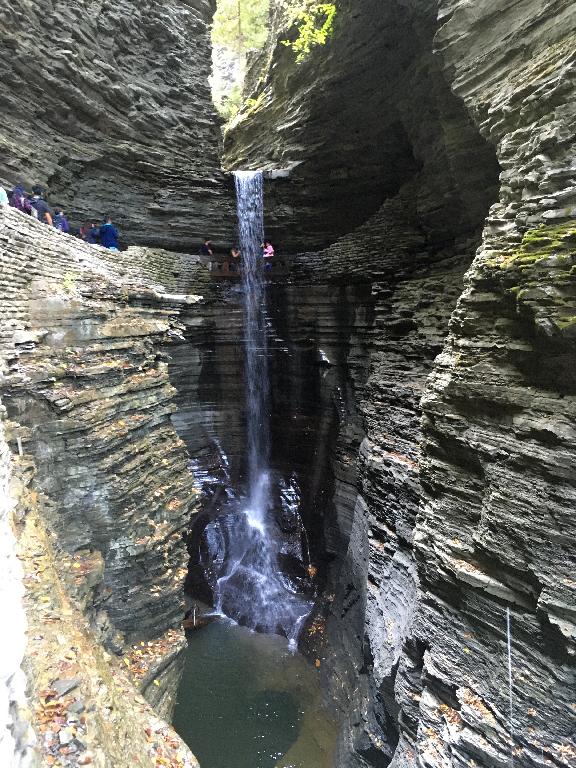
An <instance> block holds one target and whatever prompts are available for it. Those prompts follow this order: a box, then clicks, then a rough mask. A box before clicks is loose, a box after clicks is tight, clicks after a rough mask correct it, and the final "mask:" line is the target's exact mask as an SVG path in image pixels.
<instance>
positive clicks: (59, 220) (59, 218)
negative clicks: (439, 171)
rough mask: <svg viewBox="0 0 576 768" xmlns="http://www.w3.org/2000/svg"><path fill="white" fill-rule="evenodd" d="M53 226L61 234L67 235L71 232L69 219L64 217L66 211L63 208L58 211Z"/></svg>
mask: <svg viewBox="0 0 576 768" xmlns="http://www.w3.org/2000/svg"><path fill="white" fill-rule="evenodd" d="M52 224H53V225H54V226H55V227H56V229H59V230H60V232H65V233H66V234H68V233H69V232H70V225H69V224H68V219H67V218H66V216H65V215H64V211H63V210H62V209H61V208H57V209H56V211H55V213H54V218H53V219H52Z"/></svg>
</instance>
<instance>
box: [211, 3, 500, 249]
mask: <svg viewBox="0 0 576 768" xmlns="http://www.w3.org/2000/svg"><path fill="white" fill-rule="evenodd" d="M436 26H437V24H436V18H435V7H434V4H433V3H418V4H416V3H403V2H396V0H395V1H394V2H387V3H381V2H378V1H377V0H368V1H367V2H364V3H362V8H361V11H358V7H357V4H354V3H352V2H351V1H350V0H344V1H343V2H341V3H339V4H338V16H337V22H336V32H335V35H334V38H333V39H332V40H330V41H329V42H328V44H327V45H326V46H325V47H324V48H319V49H316V50H315V51H313V53H312V54H311V56H310V57H309V59H308V60H307V61H304V62H302V63H296V62H295V60H294V54H293V52H292V51H291V50H290V49H288V48H286V47H285V46H283V45H282V44H281V43H280V42H277V43H276V46H275V48H273V50H272V52H271V59H270V66H269V68H268V69H266V70H265V71H264V73H263V74H262V76H261V77H260V79H259V80H258V81H257V85H256V88H255V91H254V93H253V94H252V101H251V102H249V104H251V106H250V107H249V108H248V109H247V110H246V112H245V113H244V114H241V115H240V117H239V119H238V120H237V121H236V123H235V125H234V126H233V127H232V128H231V129H230V130H228V132H227V134H226V138H225V147H224V149H225V154H224V162H225V165H226V166H227V167H233V168H245V167H247V168H272V169H273V168H293V170H292V172H291V175H290V178H289V179H286V180H279V181H276V182H272V183H270V184H269V185H268V189H267V204H266V217H267V222H266V223H267V231H268V232H269V234H270V236H271V237H272V238H275V239H276V240H277V241H278V243H279V244H280V245H281V247H282V248H283V250H289V251H295V250H313V249H315V248H318V247H321V246H326V245H328V244H329V243H333V242H334V240H335V239H336V238H338V237H339V236H340V235H343V234H345V233H347V232H350V231H351V230H352V229H353V228H354V227H356V226H358V225H359V224H361V223H362V222H364V221H366V219H367V218H368V217H369V216H370V215H372V214H374V213H375V212H376V211H377V210H378V209H379V207H380V206H381V205H382V203H383V202H384V201H385V200H386V199H388V198H390V197H393V196H394V195H395V194H396V193H397V192H398V191H399V190H400V189H401V187H402V186H403V185H405V184H406V183H408V182H412V181H414V180H415V179H417V180H418V182H417V187H415V188H414V193H415V200H414V204H415V207H416V208H417V209H418V215H419V225H420V227H421V228H422V229H423V231H424V232H426V233H427V234H429V235H430V236H431V237H434V238H435V239H437V240H446V239H449V238H451V237H453V236H454V232H455V231H459V230H460V231H461V230H464V231H465V230H467V229H470V228H474V226H478V224H479V222H480V221H481V220H482V218H483V217H484V215H485V212H486V209H487V207H488V205H489V204H490V203H491V202H492V201H493V199H494V197H495V194H496V181H497V173H498V167H497V164H496V162H495V159H494V153H493V151H492V150H491V149H490V148H489V147H488V146H487V144H486V142H485V141H484V139H483V138H481V137H480V135H479V134H478V131H477V130H476V128H475V127H474V126H473V125H472V123H471V121H470V118H469V116H468V114H467V112H466V110H465V108H464V106H463V104H462V102H461V101H460V100H459V99H458V98H456V97H455V96H454V95H453V94H452V93H451V91H450V88H449V86H448V84H447V82H446V80H445V79H444V77H443V76H442V73H441V68H440V62H439V61H438V60H437V59H436V58H435V57H434V56H433V54H432V37H433V34H434V31H435V29H436ZM278 34H279V37H280V38H283V37H286V36H290V31H289V30H280V31H279V33H278Z"/></svg>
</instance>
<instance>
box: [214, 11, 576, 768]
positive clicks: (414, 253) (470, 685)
mask: <svg viewBox="0 0 576 768" xmlns="http://www.w3.org/2000/svg"><path fill="white" fill-rule="evenodd" d="M340 19H341V21H340V27H339V28H337V30H336V34H335V37H334V39H333V40H332V41H331V42H330V43H329V44H328V45H327V47H326V49H318V50H317V51H316V52H315V53H313V54H312V56H311V57H310V60H309V62H308V63H304V64H303V65H302V66H301V67H296V66H295V65H294V64H293V63H290V62H289V61H288V59H287V57H288V56H289V55H290V54H289V52H287V51H286V50H285V49H283V48H280V47H278V48H277V50H276V52H275V54H274V58H273V60H272V66H271V67H270V69H269V70H268V71H267V72H265V73H264V78H263V80H262V83H261V85H260V89H261V90H260V91H258V92H257V93H256V94H255V95H256V97H259V100H258V102H257V103H256V104H255V105H253V106H252V108H251V110H250V111H249V112H248V113H247V114H246V115H245V116H244V119H243V120H242V121H241V122H239V123H238V125H237V126H236V127H235V128H234V129H233V130H232V131H231V132H230V133H229V135H228V137H227V144H226V147H227V153H228V154H227V162H229V163H231V164H238V165H246V164H247V163H250V164H252V165H253V166H254V167H256V166H266V165H268V166H270V167H272V166H276V167H283V166H288V165H290V164H291V163H292V162H300V163H301V164H300V165H298V166H297V167H296V168H295V170H294V171H293V173H292V177H291V179H290V180H287V181H280V180H279V181H272V182H269V186H270V187H271V191H270V194H271V196H272V212H271V215H270V220H269V224H270V229H269V231H273V232H275V233H276V234H277V236H278V237H279V238H280V239H281V240H283V241H284V242H285V243H287V244H288V245H292V244H294V245H295V246H296V247H298V246H301V245H302V243H303V242H304V241H305V242H307V243H308V244H310V243H322V242H325V240H326V239H330V238H331V239H334V235H337V234H340V233H342V232H344V231H346V230H348V229H349V228H350V227H351V225H352V224H353V223H354V221H355V219H356V222H355V223H360V222H359V219H367V220H366V221H364V223H363V224H361V226H359V227H358V228H357V229H356V230H354V231H352V232H349V233H348V234H347V235H343V236H342V237H340V238H339V239H338V240H337V241H336V242H335V243H334V244H333V245H332V246H331V247H330V248H328V249H327V250H325V251H322V252H319V253H307V254H305V255H304V256H302V257H299V259H298V262H297V264H298V266H297V268H296V271H297V274H299V275H301V278H302V280H304V281H309V282H311V283H333V284H336V285H338V284H341V283H346V284H349V283H350V282H354V283H358V284H361V283H362V284H367V285H368V286H369V288H370V291H371V294H372V300H371V305H372V312H373V325H372V326H371V328H372V329H371V330H368V332H367V334H366V335H365V336H364V341H363V345H362V348H363V349H364V350H367V352H368V353H369V361H370V365H369V372H368V377H367V379H366V380H357V381H355V382H354V400H355V402H356V405H357V409H356V410H355V411H353V412H349V411H345V413H344V414H342V415H341V418H340V422H339V426H338V428H337V429H336V436H335V441H336V442H335V445H336V446H337V448H336V449H335V450H333V451H332V454H331V455H332V468H333V471H334V475H335V477H336V483H335V492H334V496H333V500H334V514H333V517H332V518H331V520H330V521H329V522H328V521H327V523H326V524H327V526H328V530H329V532H330V533H329V536H328V538H327V541H328V544H327V546H328V548H329V550H330V548H331V547H332V550H331V551H332V552H333V554H334V555H335V560H334V562H333V563H332V565H331V566H330V567H329V570H328V577H327V578H328V588H327V601H326V602H327V604H326V606H325V608H324V617H325V619H326V629H327V637H328V643H329V645H330V646H331V648H332V649H334V648H336V649H340V651H344V653H338V651H336V653H335V654H334V652H333V651H332V652H331V653H328V654H327V655H326V659H325V664H326V667H327V671H328V672H330V673H331V674H330V675H327V677H331V678H332V682H333V684H334V690H340V691H341V692H342V691H343V692H344V700H345V702H346V703H345V704H344V706H343V709H346V708H347V710H348V721H347V726H346V727H345V729H344V732H343V738H342V743H341V751H340V757H339V761H340V762H339V765H343V766H344V765H346V766H348V765H349V766H367V765H386V764H387V763H388V762H389V761H390V760H392V764H393V765H394V766H411V765H427V766H439V765H462V766H463V765H470V764H476V765H485V766H493V765H504V764H506V763H507V762H508V761H509V760H510V755H511V754H512V755H513V758H514V761H515V763H516V764H517V765H523V766H536V765H545V764H555V765H568V764H570V762H571V761H572V760H573V758H574V754H575V753H574V743H573V734H572V733H571V727H572V725H571V724H572V723H573V711H572V710H573V702H572V701H571V699H570V692H571V691H572V690H573V685H574V628H573V624H574V616H573V613H572V609H571V607H570V606H571V605H572V604H573V602H574V583H573V579H572V577H571V576H570V572H572V571H573V568H574V548H573V543H572V537H573V521H572V517H573V516H572V515H571V513H570V512H569V510H571V508H572V507H573V505H574V493H575V479H574V477H575V476H574V471H573V461H574V457H573V455H572V451H573V446H572V443H573V440H572V426H573V420H574V414H573V408H574V381H573V373H572V369H573V367H574V353H575V350H574V338H573V325H574V317H575V316H576V312H575V311H574V310H575V308H574V279H575V278H574V266H573V265H574V259H575V246H576V243H575V240H574V237H575V235H574V232H575V231H576V230H575V218H576V216H575V213H576V209H575V203H576V198H575V193H574V189H575V188H576V185H575V184H574V167H573V152H574V128H573V126H574V122H575V119H574V109H573V102H574V58H573V51H574V39H575V38H574V35H575V28H576V17H575V13H574V9H573V7H572V4H570V3H568V2H545V3H536V2H534V3H530V2H527V3H512V4H509V3H504V2H493V3H481V4H476V5H474V6H471V5H470V4H468V3H459V2H455V3H454V2H452V3H440V4H437V3H434V2H416V1H415V0H411V1H410V2H401V3H397V4H394V3H392V4H386V7H381V4H378V7H377V6H376V4H371V3H367V4H363V7H362V10H361V12H360V11H358V9H356V10H355V11H354V12H353V10H352V8H351V6H348V5H347V4H346V3H342V4H341V5H340ZM384 27H385V30H384V29H383V28H384ZM353 40H354V41H357V42H358V47H357V48H355V47H353V46H352V41H353ZM380 41H386V46H384V47H383V48H382V49H380V47H379V44H380ZM362 47H364V50H365V53H363V52H359V49H360V48H362ZM386 47H387V48H388V51H389V55H390V57H391V59H392V61H390V62H388V60H387V59H386V52H385V48H386ZM352 51H354V56H352V55H351V54H352ZM404 53H406V57H407V58H406V60H404V59H403V55H404ZM397 62H403V65H402V66H398V68H396V67H395V64H396V63H397ZM357 65H358V68H357ZM361 67H363V68H364V70H365V72H366V74H362V73H361V72H360V71H359V70H360V69H361ZM332 74H333V75H334V76H332ZM355 94H358V100H356V97H355ZM342 105H344V106H342ZM350 113H352V114H350ZM328 123H329V124H330V125H329V126H328ZM398 125H401V126H402V131H401V137H400V138H399V133H398V131H397V128H398ZM265 126H266V127H268V128H269V129H270V131H271V133H270V134H268V135H269V136H270V138H269V139H268V143H267V142H266V140H265V139H261V138H260V136H262V134H263V135H264V136H267V134H266V131H265V130H264V127H265ZM394 126H395V127H394ZM380 131H381V132H380ZM324 135H326V137H327V140H326V142H325V143H324V142H323V141H322V139H321V138H320V137H321V136H324ZM365 139H366V143H364V140H365ZM484 140H486V141H487V142H488V144H486V143H484ZM488 145H490V146H491V147H492V149H490V148H489V146H488ZM391 148H392V149H391ZM407 148H409V151H407ZM380 152H381V153H382V154H381V155H379V153H380ZM352 154H353V160H352V159H351V157H352ZM410 154H411V156H412V158H413V159H414V160H416V163H415V165H409V164H408V163H407V164H405V165H404V166H403V170H402V172H398V165H397V163H396V162H395V159H394V158H396V159H397V158H398V157H402V158H404V160H407V158H408V155H410ZM384 157H385V158H386V159H384ZM496 157H497V160H498V164H499V166H500V168H501V170H502V173H501V176H500V182H501V186H500V192H499V193H498V191H497V188H496V187H494V186H493V182H494V181H495V179H496V175H495V169H496V168H497V166H496V163H495V158H496ZM373 171H376V173H377V175H378V183H379V185H380V186H379V187H378V185H377V184H371V185H370V187H371V189H370V191H369V192H367V191H366V189H365V188H364V187H363V182H362V181H359V178H362V179H364V178H367V177H369V176H370V174H371V173H372V172H373ZM340 174H341V175H340ZM334 179H336V180H335V181H334ZM377 187H378V188H379V190H380V192H379V195H380V199H379V200H378V199H377V198H378V195H374V194H373V191H374V189H375V188H377ZM328 188H330V191H328ZM307 196H309V197H308V198H307ZM383 198H387V200H386V201H385V202H384V203H383V204H382V205H381V203H382V199H383ZM313 200H315V201H317V202H318V203H319V205H318V209H317V211H318V213H319V216H318V218H315V209H314V207H313V205H312V201H313ZM364 201H366V206H365V207H363V203H364ZM491 202H492V203H493V206H492V208H491V210H490V211H489V210H488V206H489V204H490V203H491ZM379 206H380V207H379ZM370 213H372V216H370V217H368V214H370ZM289 219H292V221H293V222H294V223H295V225H296V226H299V227H300V231H299V234H298V236H297V237H296V238H292V237H291V235H289V234H286V231H287V230H286V222H287V221H288V220H289ZM482 225H483V226H484V232H483V235H482V236H481V235H480V229H481V228H482ZM300 234H301V235H302V238H300ZM479 245H480V246H481V248H480V250H479V251H478V253H477V255H476V256H474V254H475V251H476V248H477V246H479ZM466 271H467V273H466ZM465 273H466V276H465ZM462 291H463V292H462ZM459 296H460V298H459V299H458V297H459ZM451 315H452V319H451V320H450V317H451ZM446 336H448V338H447V339H446ZM353 348H354V347H353V346H352V347H351V349H353ZM438 353H442V354H440V356H439V357H438V358H437V359H436V361H434V358H435V356H436V355H438ZM351 359H352V360H353V359H354V355H353V353H352V356H351ZM430 374H431V376H430ZM429 376H430V378H428V377H429ZM358 413H359V417H358ZM352 434H353V435H354V439H351V435H352ZM362 437H363V438H364V439H362V441H361V445H360V446H359V447H358V442H359V441H360V439H361V438H362ZM328 598H330V599H328ZM508 610H509V612H510V616H509V620H510V636H509V637H508V633H507V621H508ZM508 642H510V644H511V650H512V692H511V700H510V695H509V688H508V686H509V670H508Z"/></svg>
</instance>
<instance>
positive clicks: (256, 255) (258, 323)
mask: <svg viewBox="0 0 576 768" xmlns="http://www.w3.org/2000/svg"><path fill="white" fill-rule="evenodd" d="M235 177H236V198H237V203H238V232H239V235H240V252H241V254H242V283H243V288H244V356H245V370H246V435H247V443H248V446H247V448H248V487H249V494H248V495H249V499H250V513H251V516H252V518H253V521H254V522H256V523H258V524H260V525H261V524H263V522H264V517H265V509H266V506H267V504H268V495H269V488H268V483H269V478H268V462H269V454H270V426H269V419H268V408H269V402H268V401H269V384H268V381H269V380H268V343H267V339H266V314H265V311H264V304H265V294H264V279H263V275H262V256H261V254H262V250H261V247H260V245H261V243H262V240H263V239H264V189H263V179H262V174H261V173H259V172H254V173H252V172H250V171H239V172H237V173H236V175H235Z"/></svg>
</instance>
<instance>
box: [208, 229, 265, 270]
mask: <svg viewBox="0 0 576 768" xmlns="http://www.w3.org/2000/svg"><path fill="white" fill-rule="evenodd" d="M260 247H261V248H262V256H263V258H264V259H265V261H264V268H265V269H271V268H272V262H271V261H269V259H271V258H273V256H274V255H275V252H274V246H273V245H272V243H271V242H270V240H264V242H263V243H262V245H261V246H260ZM213 255H214V251H213V248H212V241H211V240H210V238H209V237H205V238H204V242H203V243H202V245H201V246H200V256H205V257H208V258H209V257H211V256H213ZM229 259H230V260H229V269H230V271H231V272H239V271H240V262H241V259H242V254H241V253H240V249H239V248H238V247H237V246H234V247H233V248H232V249H231V250H230V254H229Z"/></svg>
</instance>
